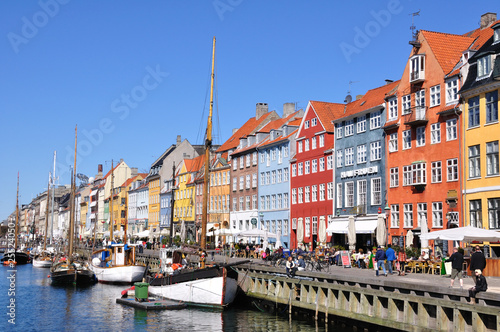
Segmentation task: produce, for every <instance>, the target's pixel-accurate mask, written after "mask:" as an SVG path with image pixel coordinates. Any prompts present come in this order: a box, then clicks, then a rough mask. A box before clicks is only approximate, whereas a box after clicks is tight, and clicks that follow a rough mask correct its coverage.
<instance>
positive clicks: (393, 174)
mask: <svg viewBox="0 0 500 332" xmlns="http://www.w3.org/2000/svg"><path fill="white" fill-rule="evenodd" d="M389 186H390V187H391V188H396V187H399V167H393V168H391V169H390V183H389Z"/></svg>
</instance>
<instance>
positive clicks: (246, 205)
mask: <svg viewBox="0 0 500 332" xmlns="http://www.w3.org/2000/svg"><path fill="white" fill-rule="evenodd" d="M245 203H246V204H245V207H246V210H247V211H249V210H250V196H245Z"/></svg>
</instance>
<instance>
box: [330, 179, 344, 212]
mask: <svg viewBox="0 0 500 332" xmlns="http://www.w3.org/2000/svg"><path fill="white" fill-rule="evenodd" d="M328 187H330V183H329V184H328ZM336 203H337V209H340V208H342V183H337V202H336Z"/></svg>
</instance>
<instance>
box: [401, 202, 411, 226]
mask: <svg viewBox="0 0 500 332" xmlns="http://www.w3.org/2000/svg"><path fill="white" fill-rule="evenodd" d="M403 213H404V225H403V226H404V228H413V204H404V206H403Z"/></svg>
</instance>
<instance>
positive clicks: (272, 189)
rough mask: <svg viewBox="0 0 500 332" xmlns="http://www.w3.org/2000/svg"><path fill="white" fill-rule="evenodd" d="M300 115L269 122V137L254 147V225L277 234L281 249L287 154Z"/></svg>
mask: <svg viewBox="0 0 500 332" xmlns="http://www.w3.org/2000/svg"><path fill="white" fill-rule="evenodd" d="M285 105H287V104H285ZM292 105H293V104H292ZM302 116H303V111H298V112H293V113H292V114H288V116H286V117H285V115H284V118H283V119H280V120H276V121H273V122H271V123H270V124H269V125H268V126H269V127H270V129H269V135H268V137H266V138H265V139H263V140H262V142H261V143H260V144H259V146H258V147H257V151H258V153H259V163H258V170H259V186H258V197H259V203H258V204H259V218H258V219H259V220H258V224H259V225H258V227H257V228H259V229H266V230H268V231H270V232H271V233H276V234H277V235H278V237H279V242H281V244H282V245H283V247H284V248H289V247H290V156H293V155H295V137H296V134H297V130H298V127H299V125H300V121H301V118H302ZM263 129H264V130H265V129H266V128H263ZM277 240H278V239H274V238H270V239H268V241H269V243H276V242H278V241H277Z"/></svg>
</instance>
